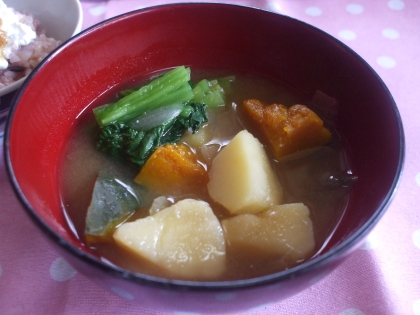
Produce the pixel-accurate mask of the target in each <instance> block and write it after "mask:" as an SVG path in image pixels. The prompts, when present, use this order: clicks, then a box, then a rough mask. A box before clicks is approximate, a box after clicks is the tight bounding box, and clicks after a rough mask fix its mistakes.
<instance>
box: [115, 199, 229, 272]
mask: <svg viewBox="0 0 420 315" xmlns="http://www.w3.org/2000/svg"><path fill="white" fill-rule="evenodd" d="M113 237H114V240H115V241H116V243H117V245H118V246H121V247H122V248H125V249H126V250H128V251H129V252H131V253H133V254H135V255H137V256H138V257H140V258H142V259H146V260H148V261H151V262H152V263H154V264H155V265H157V266H159V267H160V268H162V269H163V270H166V271H167V272H169V273H170V276H171V277H173V278H176V279H186V280H197V279H200V280H211V279H214V278H217V277H218V276H220V275H222V274H223V272H224V271H225V268H226V248H225V239H224V236H223V230H222V227H221V225H220V222H219V220H218V219H217V218H216V216H215V215H214V213H213V211H212V209H211V208H210V206H209V204H208V203H206V202H204V201H199V200H194V199H184V200H181V201H178V202H177V203H175V204H174V205H172V206H170V207H168V208H165V209H162V210H160V211H158V212H157V213H156V214H154V215H151V216H148V217H146V218H143V219H138V220H137V221H133V222H128V223H124V224H122V225H121V226H120V227H119V228H118V229H117V230H116V231H115V233H114V235H113Z"/></svg>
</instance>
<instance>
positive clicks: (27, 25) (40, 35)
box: [0, 0, 60, 89]
mask: <svg viewBox="0 0 420 315" xmlns="http://www.w3.org/2000/svg"><path fill="white" fill-rule="evenodd" d="M59 44H60V41H58V40H55V39H54V38H49V37H47V36H46V35H45V30H44V29H42V25H40V23H39V21H38V20H36V19H35V18H34V17H33V16H32V15H30V14H25V13H20V12H17V11H16V10H14V9H13V8H11V7H8V6H7V5H6V4H5V3H4V2H3V0H0V89H1V88H3V87H5V86H8V85H10V84H11V83H13V82H15V81H17V80H19V79H21V78H23V77H25V76H26V75H28V74H29V73H30V72H31V71H32V69H34V68H35V67H36V66H37V65H38V63H39V62H40V61H41V60H42V59H43V58H45V57H46V56H47V55H48V54H49V53H50V52H51V51H52V50H54V49H55V48H57V46H58V45H59Z"/></svg>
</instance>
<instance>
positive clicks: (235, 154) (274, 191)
mask: <svg viewBox="0 0 420 315" xmlns="http://www.w3.org/2000/svg"><path fill="white" fill-rule="evenodd" d="M209 178H210V180H209V183H208V184H207V188H208V191H209V194H210V196H211V197H212V198H213V200H214V201H216V202H217V203H220V204H221V205H223V206H224V207H225V208H226V209H227V210H228V211H229V212H230V213H232V214H241V213H258V212H261V211H264V210H266V209H268V208H269V207H270V206H272V205H276V204H280V203H281V201H282V196H283V192H282V188H281V186H280V183H279V181H278V180H277V177H276V174H275V173H274V171H273V169H272V168H271V165H270V162H269V160H268V157H267V154H266V152H265V150H264V148H263V146H262V144H261V143H260V142H259V141H258V140H257V139H256V138H254V136H252V135H251V134H250V133H249V132H248V131H246V130H242V131H240V132H239V133H238V134H237V135H236V136H235V137H234V138H233V139H232V141H231V142H229V144H228V145H226V146H225V147H224V148H223V149H222V150H221V151H220V152H219V153H218V154H217V156H216V157H215V158H214V160H213V163H212V166H211V168H210V171H209Z"/></svg>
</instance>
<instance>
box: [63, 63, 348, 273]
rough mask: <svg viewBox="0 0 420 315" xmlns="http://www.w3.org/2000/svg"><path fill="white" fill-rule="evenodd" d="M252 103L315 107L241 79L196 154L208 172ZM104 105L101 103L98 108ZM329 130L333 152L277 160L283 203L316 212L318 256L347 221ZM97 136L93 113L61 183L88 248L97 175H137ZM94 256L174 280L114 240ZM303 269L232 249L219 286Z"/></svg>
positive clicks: (342, 166)
mask: <svg viewBox="0 0 420 315" xmlns="http://www.w3.org/2000/svg"><path fill="white" fill-rule="evenodd" d="M193 72H194V73H195V76H194V77H193V79H194V82H197V81H198V80H199V79H201V78H214V77H220V76H221V75H226V73H224V72H214V71H212V72H208V71H196V70H193ZM120 88H121V87H120ZM111 93H113V91H111V92H110V93H108V98H109V99H112V98H113V97H112V96H110V94H111ZM248 98H256V99H260V100H263V101H265V102H267V103H282V104H285V105H287V106H290V105H293V104H296V103H301V104H308V103H309V102H310V100H309V99H308V98H307V97H306V96H305V95H302V94H299V93H296V92H293V91H291V90H290V89H286V88H285V87H283V86H282V85H279V84H278V83H277V82H274V81H271V80H268V79H263V78H259V77H256V76H254V75H248V74H241V75H238V76H236V80H235V81H234V83H233V85H232V92H231V94H230V95H229V96H228V98H227V104H228V105H227V106H226V108H222V109H216V110H213V111H212V112H211V113H210V115H209V118H210V121H209V124H208V126H207V127H208V128H213V132H214V138H213V140H212V141H211V142H210V143H209V144H207V147H206V150H201V149H196V148H193V150H194V151H195V152H196V153H197V156H198V158H199V160H200V162H201V163H202V164H203V165H204V166H205V167H207V163H209V161H211V159H210V158H209V156H212V155H214V154H215V153H216V152H217V151H218V150H220V148H221V147H222V146H223V145H225V144H226V143H227V142H228V141H229V140H230V139H231V138H233V136H234V135H236V133H237V132H239V131H240V130H242V129H244V128H245V127H246V128H248V127H249V126H246V125H245V124H244V123H243V122H242V120H241V119H240V116H241V115H240V110H238V109H237V107H240V104H241V103H242V101H243V100H245V99H248ZM101 102H102V100H101ZM100 104H101V103H99V101H98V103H95V104H93V106H97V105H100ZM235 104H236V105H238V106H236V105H235ZM237 111H238V112H239V113H237ZM321 116H322V115H321ZM216 124H217V128H216V127H215V126H216ZM207 127H206V128H207ZM327 127H328V128H329V129H330V130H331V131H332V133H333V139H334V140H333V141H332V143H331V144H330V145H329V146H327V147H324V148H321V149H319V150H317V151H315V152H314V153H312V154H310V155H307V156H305V157H303V158H299V159H291V160H290V161H275V160H274V159H272V165H273V168H274V169H275V171H276V173H277V175H278V177H279V179H280V181H281V183H282V186H283V189H284V198H285V200H284V203H291V202H303V203H305V204H306V205H307V206H308V207H309V209H310V211H311V219H312V222H313V225H314V233H315V239H316V251H317V252H319V251H320V250H321V249H322V248H323V247H324V246H325V245H326V244H327V242H328V240H329V238H330V237H331V235H332V234H333V232H334V230H335V228H336V227H337V225H338V224H339V222H340V220H341V217H342V216H343V213H344V211H345V208H346V203H347V197H348V189H347V188H346V187H342V186H339V185H338V186H337V185H332V182H331V178H330V177H334V178H340V177H341V176H343V175H344V176H345V175H346V174H349V173H350V172H349V169H348V166H347V165H346V163H345V152H344V150H343V149H342V148H341V147H340V143H339V141H338V135H337V134H335V132H334V128H333V127H334V126H327ZM97 131H98V127H97V126H96V123H95V121H94V117H93V115H92V113H91V111H88V112H86V113H84V114H83V115H81V116H80V118H79V120H78V122H77V124H76V126H75V129H74V132H73V134H72V135H71V137H70V140H69V143H68V144H67V147H66V149H65V152H64V155H63V163H62V168H61V170H62V172H61V176H60V180H61V192H62V199H63V204H64V207H65V209H64V211H65V212H66V217H67V218H69V220H70V221H69V225H70V226H71V227H72V229H73V230H74V232H75V234H76V235H77V236H78V237H79V238H80V239H81V240H82V241H83V242H84V240H85V238H84V228H85V216H86V212H87V208H88V206H89V202H90V198H91V193H92V189H93V185H94V182H95V180H96V176H97V174H98V172H99V171H100V170H104V169H108V170H112V171H115V172H118V173H121V174H124V176H127V177H129V178H134V177H135V175H136V174H137V173H138V169H137V168H136V167H133V166H129V165H127V164H124V163H120V162H117V161H115V160H112V159H110V158H108V157H107V156H105V155H104V154H103V153H101V152H98V151H97V150H96V148H95V145H94V142H95V137H96V135H97ZM173 198H174V200H175V201H176V200H180V199H182V198H183V196H173ZM205 201H206V202H208V203H209V204H210V206H211V207H212V209H213V211H214V213H215V214H216V216H217V217H218V218H219V219H223V218H225V217H228V216H229V214H228V212H227V211H226V210H225V209H224V208H223V207H222V206H220V205H217V204H216V203H214V202H213V201H212V200H211V199H210V198H209V197H208V198H206V200H205ZM148 209H149V206H147V207H144V208H142V209H139V210H138V211H137V212H136V213H135V214H134V215H133V216H132V217H130V218H129V221H133V220H135V219H138V218H142V217H145V216H147V215H148ZM94 250H96V251H97V253H98V254H99V256H101V257H102V258H103V260H104V261H107V262H109V263H111V264H115V265H118V266H121V267H123V268H126V269H129V270H132V271H135V272H139V273H145V274H150V275H155V276H162V277H170V275H168V274H165V273H164V272H163V271H162V270H160V269H159V268H157V267H155V266H153V265H152V264H150V263H147V262H146V261H141V260H140V259H139V258H136V257H132V255H131V254H130V253H127V252H125V251H124V250H122V249H121V248H119V247H117V246H116V244H115V243H114V242H113V241H112V240H110V241H109V242H108V243H104V244H98V245H97V246H96V247H95V248H94ZM314 255H316V253H315V254H314ZM298 263H300V262H293V264H290V263H286V262H285V261H284V260H283V259H282V258H279V259H278V260H273V261H258V259H257V260H254V259H253V260H252V261H250V260H247V259H246V258H245V257H238V256H235V255H233V254H232V252H231V251H230V249H229V248H227V272H226V273H225V274H224V275H223V276H222V277H221V278H220V279H215V280H233V279H245V278H252V277H256V276H261V275H266V274H269V273H272V272H277V271H281V270H284V269H286V268H290V267H292V266H293V265H295V264H298ZM197 280H199V279H197Z"/></svg>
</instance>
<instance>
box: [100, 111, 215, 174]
mask: <svg viewBox="0 0 420 315" xmlns="http://www.w3.org/2000/svg"><path fill="white" fill-rule="evenodd" d="M207 120H208V118H207V112H206V105H204V104H202V103H189V104H188V105H184V108H183V110H182V111H181V113H180V114H179V115H178V116H177V117H175V118H173V119H172V120H169V121H167V122H165V123H163V124H162V125H158V126H155V127H153V128H152V129H150V130H148V131H141V130H136V129H134V128H133V127H130V126H129V125H127V124H124V123H119V124H116V123H112V124H109V125H108V126H105V127H103V128H101V130H100V134H99V138H98V142H97V148H98V149H99V150H101V151H103V152H105V153H107V154H109V155H111V156H113V157H118V158H122V159H126V160H128V161H130V162H132V163H134V164H136V165H138V166H143V165H144V163H146V161H147V159H148V158H149V157H150V156H151V155H152V153H153V152H154V151H155V149H156V148H157V147H159V146H162V145H165V144H166V143H175V142H178V141H179V140H180V139H181V137H182V135H183V134H184V132H185V130H187V129H191V131H192V132H196V131H197V130H198V129H199V127H200V126H201V125H202V124H203V123H204V122H207ZM134 127H135V126H134Z"/></svg>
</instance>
